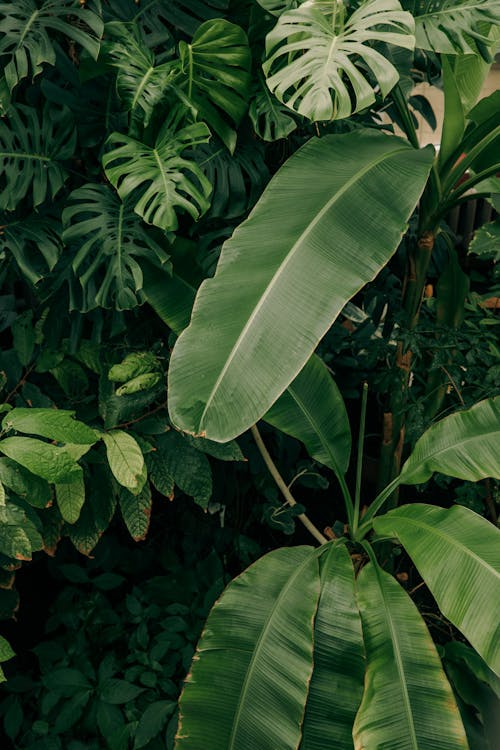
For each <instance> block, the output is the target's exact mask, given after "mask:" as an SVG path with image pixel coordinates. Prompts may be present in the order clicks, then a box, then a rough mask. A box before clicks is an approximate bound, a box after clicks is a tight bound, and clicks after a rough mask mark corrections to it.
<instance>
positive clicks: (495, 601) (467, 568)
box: [374, 503, 500, 675]
mask: <svg viewBox="0 0 500 750" xmlns="http://www.w3.org/2000/svg"><path fill="white" fill-rule="evenodd" d="M374 528H375V531H376V532H377V533H378V534H383V535H384V536H395V537H397V538H398V539H399V540H400V542H401V544H402V545H403V546H404V547H405V549H406V551H407V552H408V554H409V555H410V557H411V559H412V560H413V562H414V563H415V565H416V567H417V569H418V571H419V573H420V575H421V576H422V578H423V579H424V581H425V582H426V584H427V586H428V587H429V589H430V591H431V592H432V595H433V596H434V598H435V599H436V602H437V604H438V606H439V608H440V610H441V612H442V613H443V615H444V616H445V617H447V618H448V619H449V620H450V621H451V622H452V623H453V625H455V627H457V628H458V629H459V630H460V631H461V632H462V633H463V634H464V635H465V637H466V638H467V639H468V640H469V641H470V643H471V644H472V646H474V648H475V649H476V651H478V653H479V654H480V655H481V656H482V657H483V659H484V660H485V662H486V663H487V664H488V665H489V666H490V667H491V669H493V670H494V671H496V673H497V674H498V675H500V532H499V531H498V529H496V528H495V527H494V526H493V525H492V524H491V523H489V522H488V521H486V520H485V519H484V518H481V516H478V515H477V514H476V513H473V511H471V510H469V509H468V508H464V507H462V506H459V505H456V506H454V507H453V508H450V509H449V510H448V509H444V508H436V507H434V506H431V505H423V504H420V503H417V504H415V505H404V506H402V507H401V508H396V509H395V510H392V511H390V512H389V513H387V514H386V515H385V516H382V517H381V518H376V519H375V521H374Z"/></svg>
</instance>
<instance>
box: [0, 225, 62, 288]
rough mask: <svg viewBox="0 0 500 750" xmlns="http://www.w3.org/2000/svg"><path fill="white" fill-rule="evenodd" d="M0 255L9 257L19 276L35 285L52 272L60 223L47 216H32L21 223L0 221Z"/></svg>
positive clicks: (59, 245) (59, 234) (60, 242)
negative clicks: (0, 252) (1, 252)
mask: <svg viewBox="0 0 500 750" xmlns="http://www.w3.org/2000/svg"><path fill="white" fill-rule="evenodd" d="M0 224H2V225H3V229H2V232H1V233H0V251H2V250H3V251H4V252H6V253H7V254H8V255H9V254H10V255H12V257H13V258H14V260H15V262H16V263H17V266H18V268H19V270H20V271H21V273H22V274H23V275H24V276H25V277H26V279H27V280H28V281H29V282H31V283H32V284H37V283H38V282H39V281H40V280H41V279H42V278H43V277H44V276H47V274H48V272H49V271H52V269H53V268H54V266H55V264H56V263H57V260H58V258H59V256H60V254H61V251H62V241H61V231H60V222H59V220H58V219H57V218H56V217H54V216H51V215H50V213H47V214H41V215H40V214H32V215H31V216H29V217H27V218H24V219H22V221H21V220H16V221H12V220H10V217H9V218H8V217H7V216H4V217H2V218H0Z"/></svg>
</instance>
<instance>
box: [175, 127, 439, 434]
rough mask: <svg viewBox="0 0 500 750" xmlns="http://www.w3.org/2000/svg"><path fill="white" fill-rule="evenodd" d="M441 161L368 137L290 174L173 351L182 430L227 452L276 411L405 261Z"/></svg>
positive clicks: (306, 152) (335, 145) (327, 146)
mask: <svg viewBox="0 0 500 750" xmlns="http://www.w3.org/2000/svg"><path fill="white" fill-rule="evenodd" d="M432 158H433V150H432V149H429V150H421V151H419V150H415V149H413V148H412V147H411V146H409V145H408V144H407V143H406V142H404V141H402V140H400V139H398V138H395V137H393V136H386V135H382V134H381V133H376V132H374V131H361V130H360V131H356V132H353V133H349V134H347V135H330V136H326V137H324V138H321V139H312V140H311V141H309V142H308V143H307V144H306V145H305V146H303V147H302V148H301V149H299V150H298V151H297V152H296V153H295V154H294V155H293V156H292V157H291V158H290V159H289V160H288V162H286V164H285V165H284V166H283V167H282V168H281V169H280V170H279V172H278V173H277V174H276V175H275V177H274V178H273V179H272V180H271V182H270V183H269V185H268V187H267V188H266V190H265V191H264V193H263V195H262V197H261V199H260V201H259V202H258V203H257V205H256V207H255V208H254V210H253V211H252V213H251V215H250V217H249V218H248V219H247V220H246V221H245V222H244V223H243V224H242V225H241V226H240V227H239V228H238V229H237V230H236V231H235V233H234V235H233V237H232V238H231V239H230V240H228V241H227V242H226V243H225V245H224V247H223V250H222V255H221V258H220V261H219V265H218V268H217V272H216V274H215V277H214V278H213V279H208V280H206V281H204V282H203V284H202V285H201V287H200V290H199V292H198V295H197V298H196V302H195V306H194V309H193V316H192V319H191V325H190V326H189V327H188V328H187V329H186V330H185V331H184V332H183V333H182V334H181V336H180V337H179V339H178V341H177V343H176V345H175V347H174V352H173V355H172V359H171V364H170V369H169V409H170V415H171V419H172V421H173V422H174V424H176V425H177V426H178V427H180V428H181V429H183V430H186V431H187V432H190V433H193V434H196V435H200V436H202V437H208V438H210V439H212V440H216V441H220V442H226V441H228V440H231V439H232V438H234V437H236V435H238V434H240V433H241V432H243V431H244V430H246V429H247V428H248V427H250V426H251V425H252V424H253V423H254V422H255V421H256V420H257V419H259V418H260V417H261V416H262V415H263V414H264V413H265V412H266V411H267V410H268V409H269V408H270V406H271V405H272V404H273V403H274V401H276V399H277V398H278V396H279V395H280V394H281V393H282V392H283V391H284V390H285V388H286V387H287V386H288V385H289V383H290V382H291V381H292V380H293V379H294V378H295V376H296V375H297V374H298V373H299V372H300V370H301V369H302V367H303V366H304V365H305V363H306V361H307V360H308V359H309V357H310V355H311V354H312V352H313V350H314V348H315V346H316V345H317V343H318V341H319V340H320V339H321V337H322V336H323V335H324V334H325V333H326V331H327V330H328V328H329V327H330V326H331V324H332V323H333V321H334V320H335V318H336V317H337V315H338V314H339V313H340V311H341V310H342V308H343V307H344V305H345V303H346V302H347V301H348V300H349V299H350V298H351V297H352V296H353V295H354V294H355V293H356V292H357V291H358V290H359V289H361V288H362V287H363V286H364V285H365V284H366V283H367V282H368V281H370V280H371V279H373V278H374V277H375V276H376V274H377V273H378V272H379V270H380V269H381V268H382V267H383V266H384V265H385V264H386V263H387V261H388V260H389V258H390V257H391V255H392V254H393V253H394V251H395V250H396V247H397V245H398V243H399V241H400V239H401V237H402V235H403V233H404V231H405V228H406V221H407V219H408V217H409V215H410V214H411V212H412V210H413V208H414V206H415V204H416V202H417V200H418V198H419V195H420V193H421V192H422V190H423V187H424V184H425V181H426V179H427V175H428V172H429V169H430V166H431V162H432ZM306 188H307V189H306ZM388 206H389V207H390V210H389V211H388ZM278 217H279V220H278ZM367 247H369V248H370V252H367V250H366V248H367ZM228 310H231V315H228Z"/></svg>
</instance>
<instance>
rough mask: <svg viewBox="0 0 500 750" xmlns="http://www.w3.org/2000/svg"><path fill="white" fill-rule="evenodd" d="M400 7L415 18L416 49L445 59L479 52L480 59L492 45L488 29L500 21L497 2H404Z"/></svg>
mask: <svg viewBox="0 0 500 750" xmlns="http://www.w3.org/2000/svg"><path fill="white" fill-rule="evenodd" d="M403 5H404V6H405V7H409V8H410V10H412V12H413V13H414V14H415V36H416V46H417V47H420V48H421V49H428V50H433V51H434V52H442V53H443V52H444V53H446V54H448V55H456V54H466V55H467V54H478V51H479V52H481V53H482V54H483V56H484V54H485V49H484V48H485V47H486V48H488V47H489V46H490V45H491V44H492V41H491V39H490V37H489V35H488V32H489V27H490V26H491V25H493V26H494V25H496V24H498V22H499V21H500V2H498V0H439V1H438V2H429V1H428V0H427V1H426V2H415V0H406V2H404V3H403ZM485 29H486V31H485Z"/></svg>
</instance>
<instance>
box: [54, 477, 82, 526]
mask: <svg viewBox="0 0 500 750" xmlns="http://www.w3.org/2000/svg"><path fill="white" fill-rule="evenodd" d="M56 500H57V505H58V507H59V510H60V511H61V516H62V517H63V519H64V520H65V521H66V522H67V523H76V521H78V519H79V517H80V512H81V510H82V507H83V503H84V502H85V483H84V481H83V475H81V476H79V477H78V478H77V479H75V481H74V482H70V483H69V484H56Z"/></svg>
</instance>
